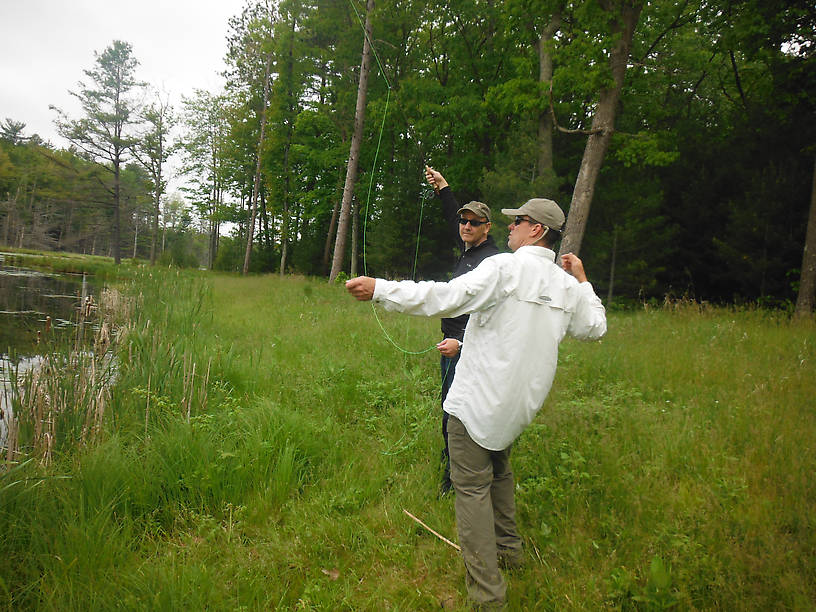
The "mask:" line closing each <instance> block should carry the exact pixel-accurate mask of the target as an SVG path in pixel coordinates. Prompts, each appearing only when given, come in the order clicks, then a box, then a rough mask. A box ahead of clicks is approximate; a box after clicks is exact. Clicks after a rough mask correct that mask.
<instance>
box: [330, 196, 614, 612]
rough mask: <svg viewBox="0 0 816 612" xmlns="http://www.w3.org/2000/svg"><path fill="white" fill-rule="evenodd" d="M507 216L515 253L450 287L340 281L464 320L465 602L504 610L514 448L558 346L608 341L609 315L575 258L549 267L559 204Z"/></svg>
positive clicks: (542, 393)
mask: <svg viewBox="0 0 816 612" xmlns="http://www.w3.org/2000/svg"><path fill="white" fill-rule="evenodd" d="M502 214H505V215H508V216H511V217H512V216H515V219H514V221H513V223H511V224H510V236H509V238H508V240H507V244H508V246H509V247H510V249H511V250H512V251H513V252H512V253H501V254H499V255H494V256H493V257H490V258H488V259H485V260H484V261H483V262H482V263H480V264H479V265H478V267H477V268H476V269H475V270H473V271H471V272H468V273H466V274H463V275H462V276H459V277H457V278H454V279H453V280H451V281H450V282H448V283H434V282H420V283H414V282H411V281H402V282H395V281H387V280H383V279H373V278H370V277H365V276H360V277H357V278H353V279H351V280H349V281H348V282H347V283H346V288H347V289H348V291H349V293H351V294H352V295H353V296H354V297H355V298H357V299H358V300H371V299H373V300H374V301H375V302H378V303H380V304H381V305H382V306H383V307H384V308H385V309H386V310H395V311H399V312H404V313H407V314H413V315H421V316H427V317H438V316H442V317H455V316H458V315H460V314H465V313H468V314H470V315H471V316H470V319H469V321H468V324H467V327H466V329H465V338H464V343H463V348H462V354H461V358H460V361H459V365H458V366H457V373H456V377H455V378H454V380H453V385H452V386H451V389H450V391H449V392H448V396H447V398H446V399H445V404H444V410H445V412H447V413H448V415H449V421H448V444H449V446H450V457H451V479H452V481H453V486H454V489H455V491H456V502H455V508H456V525H457V532H458V535H459V543H460V545H461V547H462V556H463V559H464V562H465V568H466V582H467V590H468V595H469V597H470V598H471V599H472V600H473V603H474V604H476V606H477V607H481V608H485V609H488V608H492V607H500V606H501V605H502V604H503V603H504V601H505V592H506V584H505V582H504V579H503V578H502V575H501V573H500V572H499V569H498V566H499V564H500V563H501V564H502V565H507V566H514V565H518V564H519V563H520V562H521V560H522V550H521V538H520V537H519V535H518V531H517V529H516V523H515V500H514V496H513V490H514V484H513V472H512V470H511V469H510V447H511V445H512V443H513V441H514V440H515V439H516V438H517V437H518V436H519V434H520V433H521V432H522V430H523V429H524V428H525V427H526V426H527V425H529V424H530V422H531V421H532V420H533V418H534V417H535V415H536V413H537V412H538V410H539V409H540V408H541V405H542V404H543V403H544V400H545V399H546V398H547V394H548V393H549V391H550V388H551V386H552V382H553V378H554V377H555V369H556V365H557V362H558V345H559V343H560V342H561V340H563V338H564V336H565V335H567V334H569V335H570V336H573V337H575V338H579V339H586V340H594V339H598V338H600V337H601V336H603V335H604V333H606V312H605V310H604V307H603V305H602V304H601V300H600V299H599V298H598V296H597V295H596V294H595V292H594V290H593V288H592V285H590V284H589V282H588V281H587V278H586V273H585V272H584V266H583V264H582V262H581V260H580V259H579V258H578V257H577V256H575V255H573V254H571V253H570V254H567V255H564V256H562V257H561V266H562V267H559V266H557V265H556V264H555V252H554V251H553V250H552V249H553V246H554V245H555V242H556V241H557V239H558V238H559V237H560V230H561V228H562V227H563V224H564V213H563V212H562V211H561V209H560V208H559V207H558V205H557V204H556V203H555V202H553V201H552V200H547V199H543V198H536V199H532V200H528V201H527V202H526V203H524V204H523V205H522V206H521V207H520V208H517V209H502Z"/></svg>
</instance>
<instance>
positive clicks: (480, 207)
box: [456, 200, 490, 221]
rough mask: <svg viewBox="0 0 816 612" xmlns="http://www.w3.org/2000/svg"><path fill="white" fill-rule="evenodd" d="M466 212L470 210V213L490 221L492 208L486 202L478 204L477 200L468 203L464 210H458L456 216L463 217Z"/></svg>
mask: <svg viewBox="0 0 816 612" xmlns="http://www.w3.org/2000/svg"><path fill="white" fill-rule="evenodd" d="M466 210H469V211H470V212H472V213H474V214H476V215H479V216H480V217H484V218H485V219H487V220H488V221H490V208H489V207H488V206H487V204H485V203H484V202H477V201H476V200H473V201H471V202H468V203H467V204H465V205H464V206H463V207H462V208H460V209H459V210H457V211H456V214H457V215H461V214H462V213H463V212H464V211H466Z"/></svg>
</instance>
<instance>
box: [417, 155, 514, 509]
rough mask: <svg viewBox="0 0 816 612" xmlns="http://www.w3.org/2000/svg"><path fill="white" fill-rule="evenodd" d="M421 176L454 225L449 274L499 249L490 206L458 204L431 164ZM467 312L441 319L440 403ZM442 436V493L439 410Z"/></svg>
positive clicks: (445, 484) (445, 488)
mask: <svg viewBox="0 0 816 612" xmlns="http://www.w3.org/2000/svg"><path fill="white" fill-rule="evenodd" d="M425 178H426V179H427V180H428V183H429V184H430V185H431V186H432V187H433V188H434V191H436V193H437V194H438V195H439V198H440V200H442V213H443V214H444V216H445V220H446V221H447V222H448V224H449V225H451V226H452V227H456V228H457V231H456V238H457V240H456V241H457V243H458V245H459V247H460V248H461V249H462V254H461V256H460V257H459V261H458V262H457V264H456V268H454V270H453V277H457V276H460V275H462V274H464V273H465V272H470V271H471V270H473V269H474V268H475V267H476V266H478V265H479V264H480V263H481V262H482V260H483V259H485V258H487V257H490V256H491V255H496V254H497V253H498V252H499V249H498V247H497V246H496V243H495V242H494V241H493V238H492V237H490V236H489V235H488V233H489V232H490V208H488V206H487V205H486V204H483V203H482V202H476V201H475V200H474V201H472V202H468V203H467V204H465V205H464V206H462V207H460V206H459V203H458V202H457V201H456V198H455V197H454V195H453V192H452V191H451V188H450V187H449V186H448V181H446V180H445V177H444V176H442V174H441V173H439V172H437V171H436V170H434V169H433V168H431V167H429V166H426V167H425ZM468 316H469V315H466V314H465V315H461V316H458V317H453V318H449V319H442V341H441V342H440V343H439V344H437V345H436V348H437V349H439V352H440V354H441V360H440V367H441V371H442V403H443V404H444V403H445V397H446V396H447V395H448V389H450V386H451V382H453V376H454V374H455V373H456V364H457V362H458V361H459V354H460V352H461V350H462V339H463V338H464V336H465V326H466V325H467V322H468ZM442 437H443V438H444V440H445V448H444V450H443V451H442V458H443V460H444V461H445V471H444V473H443V475H442V483H441V485H440V486H441V490H442V493H447V492H449V491H451V487H452V485H451V479H450V455H449V452H448V413H447V412H445V411H444V410H443V411H442Z"/></svg>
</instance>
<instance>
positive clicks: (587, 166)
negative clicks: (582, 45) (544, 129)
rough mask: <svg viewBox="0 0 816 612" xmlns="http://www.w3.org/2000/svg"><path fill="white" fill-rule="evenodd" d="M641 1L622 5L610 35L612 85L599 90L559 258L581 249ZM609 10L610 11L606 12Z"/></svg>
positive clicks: (610, 136) (610, 135)
mask: <svg viewBox="0 0 816 612" xmlns="http://www.w3.org/2000/svg"><path fill="white" fill-rule="evenodd" d="M642 9H643V2H642V0H641V1H640V2H636V3H634V4H629V3H623V6H622V8H621V9H620V10H621V14H620V15H619V16H618V18H617V19H615V21H614V22H613V25H612V34H613V36H619V38H618V41H617V43H615V46H614V48H613V49H612V53H611V54H610V56H609V66H610V68H611V69H612V80H613V83H614V84H613V85H612V87H610V88H605V89H602V90H601V92H600V98H599V100H598V106H597V108H596V110H595V116H594V117H593V118H592V132H593V133H592V134H591V135H590V136H589V138H588V139H587V144H586V148H585V149H584V157H583V159H582V160H581V169H580V170H579V171H578V178H577V179H576V181H575V189H574V191H573V193H572V203H571V204H570V210H569V216H568V217H567V223H566V229H565V232H564V238H563V240H562V241H561V249H560V251H559V254H560V255H563V254H565V253H575V254H576V255H577V254H578V252H579V251H580V250H581V242H582V240H583V238H584V230H585V229H586V223H587V219H588V218H589V208H590V206H591V204H592V197H593V195H594V193H595V183H596V182H597V180H598V175H599V174H600V171H601V165H602V164H603V160H604V156H605V155H606V149H607V148H608V147H609V141H610V139H611V138H612V132H614V130H615V113H616V111H617V106H618V100H619V99H620V94H621V89H622V88H623V79H624V76H625V75H626V63H627V61H628V60H629V51H630V50H631V47H632V37H633V35H634V33H635V27H636V26H637V22H638V18H639V17H640V12H641V10H642ZM607 10H611V9H607Z"/></svg>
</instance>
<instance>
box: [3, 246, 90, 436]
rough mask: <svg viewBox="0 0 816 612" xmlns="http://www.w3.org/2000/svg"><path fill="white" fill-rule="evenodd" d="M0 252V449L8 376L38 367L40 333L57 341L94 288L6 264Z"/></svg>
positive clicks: (8, 400)
mask: <svg viewBox="0 0 816 612" xmlns="http://www.w3.org/2000/svg"><path fill="white" fill-rule="evenodd" d="M10 259H11V260H12V261H13V257H8V256H7V254H5V253H0V448H2V446H3V445H4V443H5V438H6V431H7V427H6V422H7V420H8V418H9V416H10V415H11V397H12V384H11V381H12V375H15V374H16V376H17V377H20V376H22V375H23V374H25V372H27V371H29V370H31V369H33V368H37V367H38V365H39V364H40V363H41V361H42V357H41V352H42V350H43V349H44V347H45V343H44V342H42V343H41V342H40V340H41V339H42V338H43V334H46V333H47V334H48V337H49V339H54V340H56V341H59V337H60V336H67V335H68V334H71V333H72V332H73V331H74V329H75V324H76V322H77V320H78V314H79V307H80V305H81V304H82V300H83V298H84V297H85V296H93V295H94V293H95V291H96V289H95V287H94V286H93V285H92V284H91V283H89V282H88V279H87V278H86V277H84V276H82V275H66V274H48V273H45V272H40V271H37V270H32V269H28V268H24V267H20V266H16V265H8V264H9V263H10V261H9V260H10Z"/></svg>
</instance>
